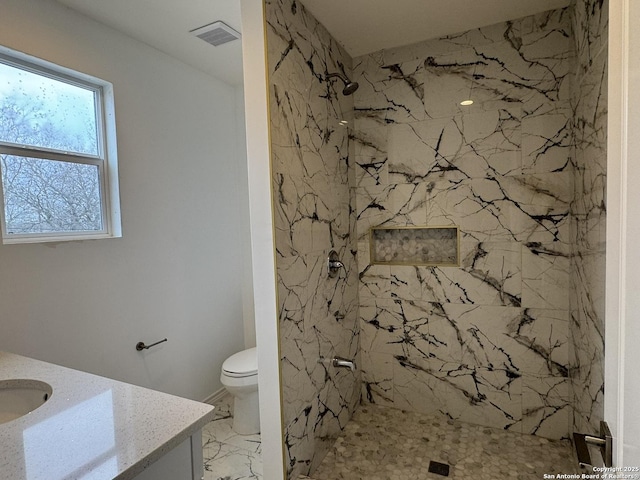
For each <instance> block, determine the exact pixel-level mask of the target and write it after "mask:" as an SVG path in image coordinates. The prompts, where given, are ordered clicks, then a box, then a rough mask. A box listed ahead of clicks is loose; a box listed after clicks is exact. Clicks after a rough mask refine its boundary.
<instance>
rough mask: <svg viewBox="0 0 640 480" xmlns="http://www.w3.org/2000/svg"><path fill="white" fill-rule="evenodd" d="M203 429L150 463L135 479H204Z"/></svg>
mask: <svg viewBox="0 0 640 480" xmlns="http://www.w3.org/2000/svg"><path fill="white" fill-rule="evenodd" d="M203 478H204V459H203V457H202V430H198V431H197V432H196V433H194V434H193V435H191V436H190V437H189V438H187V439H186V440H185V441H184V442H182V443H181V444H180V445H178V446H177V447H175V448H174V449H173V450H171V451H170V452H168V453H167V454H166V455H164V456H162V457H161V458H160V459H158V460H156V461H155V462H154V463H152V464H151V465H149V466H148V467H147V468H145V469H144V471H143V472H142V473H140V474H138V475H137V476H136V477H135V480H202V479H203Z"/></svg>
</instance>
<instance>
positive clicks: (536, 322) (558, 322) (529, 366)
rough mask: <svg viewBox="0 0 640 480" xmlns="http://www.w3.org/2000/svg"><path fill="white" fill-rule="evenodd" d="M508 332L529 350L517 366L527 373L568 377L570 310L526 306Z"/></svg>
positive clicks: (508, 327) (508, 328) (509, 326)
mask: <svg viewBox="0 0 640 480" xmlns="http://www.w3.org/2000/svg"><path fill="white" fill-rule="evenodd" d="M507 331H508V335H509V336H510V337H511V338H513V339H514V340H515V341H516V342H518V343H519V344H520V345H522V346H523V347H525V348H526V349H527V351H526V353H525V354H523V355H522V356H521V357H520V358H519V359H518V369H519V371H520V372H522V373H524V374H528V375H537V376H555V377H562V378H568V377H569V368H570V367H569V342H570V337H569V312H568V311H566V310H546V309H535V308H525V309H523V310H522V312H521V315H520V316H519V317H518V318H516V319H514V320H512V322H511V323H510V324H509V325H508V326H507Z"/></svg>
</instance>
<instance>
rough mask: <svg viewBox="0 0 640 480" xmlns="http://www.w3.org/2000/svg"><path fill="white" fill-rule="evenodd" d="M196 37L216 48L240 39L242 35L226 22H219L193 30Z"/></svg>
mask: <svg viewBox="0 0 640 480" xmlns="http://www.w3.org/2000/svg"><path fill="white" fill-rule="evenodd" d="M191 33H193V34H194V35H195V36H196V37H198V38H200V39H202V40H204V41H205V42H207V43H210V44H211V45H213V46H214V47H217V46H218V45H222V44H224V43H228V42H231V41H233V40H237V39H238V38H240V33H239V32H237V31H236V30H234V29H233V28H231V27H230V26H229V25H227V24H226V23H224V22H221V21H217V22H213V23H210V24H209V25H205V26H204V27H200V28H196V29H195V30H191Z"/></svg>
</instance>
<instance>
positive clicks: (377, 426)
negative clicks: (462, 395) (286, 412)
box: [202, 395, 581, 480]
mask: <svg viewBox="0 0 640 480" xmlns="http://www.w3.org/2000/svg"><path fill="white" fill-rule="evenodd" d="M232 404H233V399H232V397H231V396H230V395H227V396H226V397H224V399H223V400H222V401H221V402H218V403H216V416H215V418H214V419H213V420H212V421H211V422H210V423H208V424H207V425H206V426H205V427H204V429H203V431H202V437H203V449H204V466H205V476H204V480H245V479H249V480H262V452H261V443H260V435H259V434H257V435H238V434H236V433H234V431H233V430H232V428H231V424H232V421H233V416H232V407H231V405H232ZM431 461H434V462H439V463H442V464H448V465H449V466H450V469H449V475H448V477H444V476H442V475H439V474H436V473H431V472H429V465H430V462H431ZM545 473H547V474H556V475H557V474H559V473H567V474H570V473H581V472H580V471H579V470H577V466H576V464H575V462H574V460H573V453H572V449H571V444H570V443H569V442H568V441H551V440H546V439H544V438H539V437H534V436H530V435H519V434H516V433H510V432H504V431H502V430H496V429H492V428H487V427H480V426H477V425H471V424H468V423H463V422H454V421H450V420H447V419H446V418H444V417H442V416H431V415H422V414H419V413H411V412H403V411H401V410H397V409H393V408H386V407H379V406H376V405H363V406H361V407H360V408H359V409H358V411H357V412H356V414H355V415H354V417H353V418H352V419H351V421H350V422H349V423H348V424H347V426H346V428H345V430H344V432H343V435H342V436H340V437H339V438H338V440H336V443H335V444H334V446H333V448H332V450H331V451H330V452H329V454H328V455H327V456H326V457H325V459H324V461H323V462H322V464H321V465H320V467H319V468H318V469H317V470H316V472H315V473H314V474H313V476H312V477H303V476H301V477H300V479H301V480H302V479H311V480H364V479H366V480H422V479H424V480H429V479H434V480H443V479H444V478H450V479H456V480H458V479H469V478H473V479H474V480H496V479H515V480H541V479H543V478H544V474H545Z"/></svg>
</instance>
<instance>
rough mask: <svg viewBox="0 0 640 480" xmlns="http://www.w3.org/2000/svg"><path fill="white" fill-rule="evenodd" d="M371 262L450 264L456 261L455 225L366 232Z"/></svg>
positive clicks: (457, 263) (458, 259)
mask: <svg viewBox="0 0 640 480" xmlns="http://www.w3.org/2000/svg"><path fill="white" fill-rule="evenodd" d="M369 242H370V245H371V249H370V251H371V263H372V264H377V265H422V266H436V265H437V266H451V267H456V266H458V265H459V264H460V248H459V245H460V232H459V229H458V227H452V226H450V227H384V228H382V227H380V228H372V229H371V231H370V235H369Z"/></svg>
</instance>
